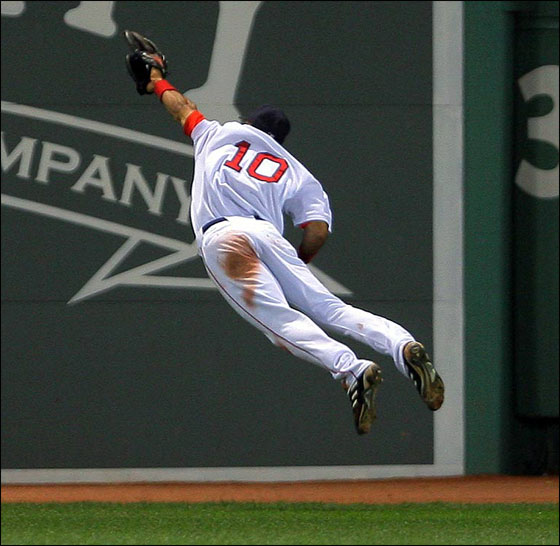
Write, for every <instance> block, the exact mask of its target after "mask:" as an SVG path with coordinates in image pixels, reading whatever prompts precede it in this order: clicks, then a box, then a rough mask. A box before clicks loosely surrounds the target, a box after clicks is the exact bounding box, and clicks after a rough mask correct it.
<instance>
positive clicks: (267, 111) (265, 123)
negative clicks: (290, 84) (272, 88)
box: [245, 104, 290, 144]
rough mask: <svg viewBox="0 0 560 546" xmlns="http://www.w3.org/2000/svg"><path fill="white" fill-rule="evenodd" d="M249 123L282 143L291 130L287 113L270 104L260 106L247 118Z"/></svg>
mask: <svg viewBox="0 0 560 546" xmlns="http://www.w3.org/2000/svg"><path fill="white" fill-rule="evenodd" d="M245 121H246V122H247V123H249V124H250V125H252V126H253V127H256V128H257V129H260V130H261V131H264V132H265V133H268V134H269V135H270V136H271V137H272V138H273V139H274V140H276V142H279V143H280V144H282V143H283V142H284V139H285V138H286V137H287V136H288V133H289V132H290V120H289V119H288V117H287V116H286V114H285V113H284V112H283V111H282V110H280V108H276V106H271V105H270V104H265V105H263V106H259V108H257V109H256V110H255V111H254V112H251V113H250V114H249V115H248V116H247V118H246V119H245Z"/></svg>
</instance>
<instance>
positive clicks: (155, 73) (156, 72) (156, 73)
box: [146, 67, 163, 93]
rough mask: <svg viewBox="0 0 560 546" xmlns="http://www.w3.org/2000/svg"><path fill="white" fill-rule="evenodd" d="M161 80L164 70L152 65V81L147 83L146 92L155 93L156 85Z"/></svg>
mask: <svg viewBox="0 0 560 546" xmlns="http://www.w3.org/2000/svg"><path fill="white" fill-rule="evenodd" d="M159 80H163V72H162V71H161V70H160V69H159V68H154V67H152V70H151V71H150V83H148V85H146V93H153V92H154V85H155V83H156V82H157V81H159Z"/></svg>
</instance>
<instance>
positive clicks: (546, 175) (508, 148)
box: [464, 2, 559, 473]
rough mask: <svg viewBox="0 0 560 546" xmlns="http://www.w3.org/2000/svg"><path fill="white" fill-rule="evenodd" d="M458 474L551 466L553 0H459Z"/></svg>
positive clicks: (554, 389)
mask: <svg viewBox="0 0 560 546" xmlns="http://www.w3.org/2000/svg"><path fill="white" fill-rule="evenodd" d="M464 9H465V11H464V14H465V19H464V21H465V35H464V41H465V85H464V89H465V181H464V184H465V271H464V279H465V281H464V283H465V324H466V331H465V352H466V354H465V356H466V377H465V399H466V470H467V472H468V473H480V472H520V473H541V472H551V471H552V472H553V471H556V472H557V469H558V440H557V438H558V400H559V399H558V3H556V2H465V4H464Z"/></svg>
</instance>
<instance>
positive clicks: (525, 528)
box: [2, 503, 558, 544]
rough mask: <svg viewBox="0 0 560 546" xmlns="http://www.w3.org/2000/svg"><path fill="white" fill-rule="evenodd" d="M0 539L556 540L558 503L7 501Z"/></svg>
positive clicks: (71, 541) (141, 541)
mask: <svg viewBox="0 0 560 546" xmlns="http://www.w3.org/2000/svg"><path fill="white" fill-rule="evenodd" d="M2 544H558V505H557V504H546V505H542V504H539V505H531V504H487V505H479V504H445V503H432V504H406V505H403V504H400V505H364V504H354V505H334V504H310V503H305V504H304V503H301V504H288V503H286V504H255V503H206V504H182V503H135V504H113V503H72V504H3V505H2Z"/></svg>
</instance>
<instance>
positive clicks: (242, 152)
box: [124, 31, 444, 434]
mask: <svg viewBox="0 0 560 546" xmlns="http://www.w3.org/2000/svg"><path fill="white" fill-rule="evenodd" d="M124 36H125V39H126V40H127V42H128V44H129V45H130V48H131V53H130V54H129V55H127V58H126V61H127V67H128V70H129V72H130V75H131V76H132V78H133V79H134V81H135V82H136V86H137V91H138V93H140V94H142V95H143V94H151V93H154V94H155V95H156V96H157V97H158V98H159V100H160V101H161V103H162V104H163V106H164V107H165V108H166V110H167V111H168V112H169V114H171V116H172V117H173V118H174V119H175V120H176V121H177V122H179V123H180V125H181V127H183V130H184V132H185V134H186V135H187V136H189V137H190V138H191V139H192V142H193V145H194V159H195V170H194V177H193V184H192V192H191V194H192V203H191V221H192V226H193V229H194V233H195V236H196V243H197V247H198V250H199V254H200V256H201V257H202V260H203V262H204V265H205V267H206V270H207V272H208V275H209V277H210V278H211V279H212V280H213V282H214V283H215V284H216V287H217V288H218V290H219V291H220V293H221V294H222V295H223V297H224V298H225V299H226V301H227V302H228V303H229V304H230V305H231V306H232V307H233V309H235V311H236V312H237V313H239V314H240V315H241V316H242V317H243V318H244V319H246V320H247V321H248V322H249V323H251V324H253V325H254V326H255V327H256V328H257V329H259V330H260V331H261V332H263V333H264V335H265V336H266V337H267V338H268V339H269V340H270V341H271V342H272V343H273V344H275V345H277V346H278V347H281V348H283V349H285V350H286V351H288V352H290V353H291V354H293V355H295V356H297V357H299V358H302V359H304V360H307V361H309V362H312V363H313V364H316V365H318V366H321V367H322V368H324V369H325V370H327V371H328V372H329V373H330V374H331V376H332V377H333V378H334V379H335V380H339V381H341V383H342V385H343V387H344V388H345V389H346V391H347V394H348V396H349V398H350V402H351V405H352V410H353V415H354V424H355V428H356V431H357V433H358V434H365V433H367V432H369V431H370V428H371V424H372V422H373V421H374V419H375V417H376V405H375V398H376V392H377V389H378V387H379V385H380V384H381V381H382V377H381V369H380V367H379V365H377V364H376V363H374V362H372V361H370V360H364V359H360V358H358V357H357V356H356V355H355V354H354V352H353V351H352V350H351V349H350V348H349V347H347V346H346V345H344V344H343V343H340V342H338V341H336V340H334V339H332V338H331V337H329V336H328V335H327V334H326V333H325V331H324V330H323V328H326V329H329V330H332V331H334V332H338V333H341V334H345V335H348V336H350V337H352V338H354V339H356V340H358V341H361V342H363V343H365V344H367V345H369V346H370V347H371V348H372V349H373V350H374V351H377V352H379V353H381V354H385V355H389V356H391V357H392V358H393V360H394V363H395V365H396V367H397V369H398V370H399V371H400V372H401V373H402V374H404V375H405V376H406V377H408V378H410V379H411V380H412V381H413V382H414V385H415V386H416V388H417V390H418V392H419V393H420V396H421V398H422V400H423V401H424V402H425V403H426V405H427V406H428V408H430V409H431V410H437V409H439V408H440V407H441V405H442V403H443V398H444V384H443V381H442V379H441V377H440V376H439V374H438V373H437V372H436V370H435V369H434V366H433V365H432V363H431V361H430V358H429V356H428V354H427V352H426V350H425V348H424V346H423V345H422V344H421V343H419V342H417V341H416V340H415V339H414V338H413V336H412V335H411V334H410V333H409V332H407V331H406V330H405V329H404V328H403V327H402V326H400V325H398V324H396V323H395V322H392V321H390V320H388V319H386V318H383V317H380V316H376V315H373V314H371V313H368V312H366V311H363V310H361V309H357V308H355V307H352V306H350V305H348V304H346V303H345V302H343V301H342V300H341V299H339V298H338V297H336V296H334V295H333V294H331V293H330V292H329V290H327V288H325V286H323V284H321V282H320V281H319V280H318V279H317V278H316V277H315V276H314V275H313V274H312V273H311V271H310V270H309V268H308V267H307V265H306V264H307V263H309V262H310V261H311V260H312V259H313V257H314V256H315V255H316V254H317V252H318V251H319V249H320V248H321V247H322V246H323V245H324V243H325V241H326V239H327V237H328V235H329V232H330V229H331V209H330V206H329V200H328V197H327V195H326V194H325V192H324V190H323V188H322V187H321V184H320V183H319V182H318V180H317V179H316V178H315V177H314V176H313V175H312V174H311V173H310V172H309V171H308V170H307V169H306V168H305V167H304V166H303V165H302V164H301V163H300V162H299V161H298V160H297V159H296V158H295V157H294V156H293V155H291V154H290V153H289V152H288V151H287V150H286V149H285V148H284V147H283V146H282V143H283V141H284V139H285V138H286V136H287V135H288V133H289V131H290V123H289V120H288V119H287V117H286V116H285V114H284V113H283V112H282V111H281V110H279V109H278V108H275V107H272V106H264V107H261V108H259V109H258V110H256V111H255V112H254V113H253V114H251V115H250V116H249V117H248V119H247V120H246V122H245V123H239V122H229V123H224V124H220V123H218V122H217V121H211V120H208V119H206V118H205V117H204V115H203V114H202V113H201V112H199V111H198V110H197V107H196V105H195V104H194V103H193V102H192V101H191V100H189V99H188V98H187V97H185V96H183V94H181V93H180V92H179V91H178V90H177V89H176V88H175V87H173V85H172V84H171V83H169V82H168V81H167V80H166V79H165V76H166V74H167V61H166V59H165V56H164V55H163V54H162V53H161V52H160V51H159V50H158V48H157V47H156V45H155V44H154V43H153V42H152V41H150V40H148V39H147V38H145V37H143V36H141V35H139V34H137V33H134V32H131V31H125V32H124ZM284 215H287V216H290V217H291V219H292V221H293V222H294V224H295V225H297V226H300V227H301V228H302V240H301V244H300V246H299V249H297V250H296V249H295V248H294V247H293V246H292V245H291V244H290V243H289V242H288V241H287V240H286V239H285V238H284V237H283V236H282V232H283V227H284Z"/></svg>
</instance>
